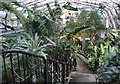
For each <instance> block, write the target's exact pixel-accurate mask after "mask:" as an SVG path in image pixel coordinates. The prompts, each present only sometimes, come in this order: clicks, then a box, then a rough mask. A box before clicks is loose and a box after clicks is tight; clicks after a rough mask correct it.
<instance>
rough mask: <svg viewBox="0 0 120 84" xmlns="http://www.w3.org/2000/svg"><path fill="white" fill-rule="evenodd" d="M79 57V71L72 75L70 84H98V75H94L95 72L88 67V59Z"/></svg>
mask: <svg viewBox="0 0 120 84" xmlns="http://www.w3.org/2000/svg"><path fill="white" fill-rule="evenodd" d="M77 56H78V59H77V70H76V71H75V72H72V73H71V75H72V80H71V81H70V83H69V84H73V83H74V84H82V83H87V84H89V83H92V84H96V75H95V74H93V72H92V71H91V70H90V69H89V68H88V65H87V64H86V62H87V61H86V59H85V58H84V57H83V56H81V55H77Z"/></svg>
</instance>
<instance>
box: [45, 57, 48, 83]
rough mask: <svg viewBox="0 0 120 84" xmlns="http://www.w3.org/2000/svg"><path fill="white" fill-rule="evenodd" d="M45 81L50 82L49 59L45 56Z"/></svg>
mask: <svg viewBox="0 0 120 84" xmlns="http://www.w3.org/2000/svg"><path fill="white" fill-rule="evenodd" d="M44 83H45V84H48V60H47V58H45V68H44Z"/></svg>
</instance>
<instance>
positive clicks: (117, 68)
mask: <svg viewBox="0 0 120 84" xmlns="http://www.w3.org/2000/svg"><path fill="white" fill-rule="evenodd" d="M119 61H120V53H119V52H110V53H109V54H108V55H107V56H105V57H104V61H103V62H101V63H100V66H99V68H98V70H97V78H98V80H99V82H100V83H105V84H108V83H111V84H117V83H119V82H120V62H119Z"/></svg>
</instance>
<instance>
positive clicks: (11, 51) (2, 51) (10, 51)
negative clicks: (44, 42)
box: [0, 49, 66, 64]
mask: <svg viewBox="0 0 120 84" xmlns="http://www.w3.org/2000/svg"><path fill="white" fill-rule="evenodd" d="M0 52H1V53H13V52H19V53H24V54H28V55H30V56H34V57H40V58H43V59H45V60H47V59H48V60H51V61H54V62H59V63H61V64H66V63H65V62H60V61H58V60H55V59H52V58H48V57H43V56H40V55H37V54H35V53H33V52H26V51H23V50H18V49H9V50H5V49H1V50H0Z"/></svg>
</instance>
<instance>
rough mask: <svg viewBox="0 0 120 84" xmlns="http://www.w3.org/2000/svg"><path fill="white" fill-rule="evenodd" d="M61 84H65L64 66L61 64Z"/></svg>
mask: <svg viewBox="0 0 120 84" xmlns="http://www.w3.org/2000/svg"><path fill="white" fill-rule="evenodd" d="M62 84H65V64H62Z"/></svg>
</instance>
